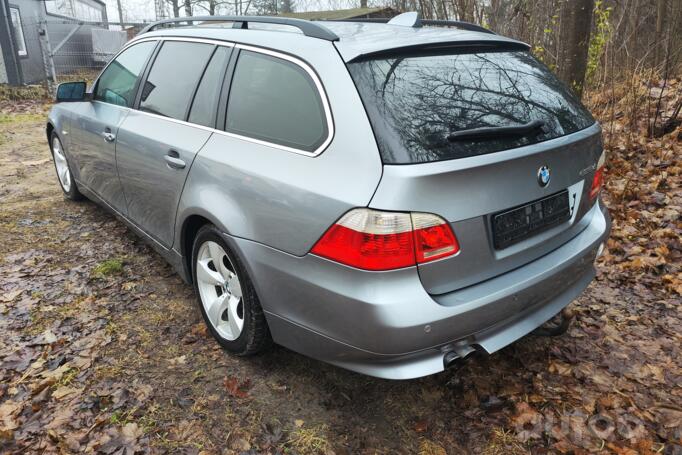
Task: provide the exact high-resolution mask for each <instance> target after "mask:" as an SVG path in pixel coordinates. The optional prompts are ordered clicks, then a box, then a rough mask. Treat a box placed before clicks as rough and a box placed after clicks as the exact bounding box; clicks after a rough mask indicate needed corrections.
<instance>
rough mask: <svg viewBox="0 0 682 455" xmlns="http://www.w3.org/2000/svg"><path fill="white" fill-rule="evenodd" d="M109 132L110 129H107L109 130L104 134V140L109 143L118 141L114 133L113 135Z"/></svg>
mask: <svg viewBox="0 0 682 455" xmlns="http://www.w3.org/2000/svg"><path fill="white" fill-rule="evenodd" d="M108 130H109V128H107V129H106V130H105V131H104V132H103V133H102V137H103V138H104V140H105V141H107V142H114V140H115V139H116V135H115V134H114V133H112V132H111V131H108Z"/></svg>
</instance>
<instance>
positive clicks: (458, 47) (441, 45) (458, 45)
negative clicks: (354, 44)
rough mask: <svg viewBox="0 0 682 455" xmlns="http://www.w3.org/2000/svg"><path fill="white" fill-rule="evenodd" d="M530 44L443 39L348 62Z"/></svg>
mask: <svg viewBox="0 0 682 455" xmlns="http://www.w3.org/2000/svg"><path fill="white" fill-rule="evenodd" d="M529 49H530V46H529V45H528V44H526V43H522V42H521V41H495V40H467V41H459V40H458V41H442V42H436V43H424V44H412V45H407V46H400V47H391V48H388V49H381V50H377V51H373V52H367V53H363V54H360V55H356V56H354V57H352V58H350V59H349V60H346V63H352V62H358V61H364V60H374V59H377V58H400V57H409V56H420V55H427V54H441V53H448V54H450V53H467V54H468V53H475V52H501V51H510V52H513V51H528V50H529Z"/></svg>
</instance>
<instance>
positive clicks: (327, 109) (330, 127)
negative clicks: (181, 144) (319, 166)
mask: <svg viewBox="0 0 682 455" xmlns="http://www.w3.org/2000/svg"><path fill="white" fill-rule="evenodd" d="M145 41H186V42H192V43H206V44H214V45H216V46H225V47H233V48H237V49H244V50H247V51H252V52H257V53H260V54H265V55H269V56H271V57H275V58H280V59H282V60H286V61H288V62H291V63H293V64H295V65H297V66H298V67H300V68H301V69H303V70H304V71H305V72H306V74H308V76H310V78H311V79H312V81H313V83H314V84H315V88H316V89H317V94H318V96H319V97H320V100H321V101H322V107H323V110H324V115H325V122H326V124H327V137H326V138H325V140H324V141H323V142H322V144H320V146H319V147H317V148H316V149H315V150H313V151H312V152H309V151H307V150H301V149H297V148H294V147H287V146H285V145H280V144H275V143H274V142H269V141H263V140H261V139H256V138H253V137H249V136H244V135H241V134H236V133H230V132H228V131H223V130H218V129H215V128H211V127H208V126H204V125H198V124H196V123H191V122H187V121H184V120H178V119H174V118H170V117H164V116H163V115H158V114H152V113H150V112H145V111H141V110H139V109H133V108H130V107H127V106H117V105H115V104H111V103H106V102H104V101H100V100H95V99H93V100H92V101H93V102H96V103H103V104H106V105H109V106H117V107H119V108H124V109H128V110H134V111H135V112H139V113H140V114H144V115H148V116H150V117H155V118H159V119H163V120H167V121H169V122H173V123H177V124H180V125H187V126H192V127H194V128H199V129H201V130H205V131H210V132H212V133H216V134H219V135H222V136H227V137H231V138H235V139H240V140H243V141H246V142H251V143H254V144H258V145H264V146H266V147H271V148H275V149H279V150H283V151H285V152H290V153H296V154H299V155H304V156H310V157H316V156H319V155H320V154H321V153H322V152H324V151H325V149H326V148H327V147H328V146H329V144H330V143H331V142H332V140H333V139H334V132H335V131H334V118H333V116H332V112H331V106H330V105H329V99H328V98H327V93H326V91H325V90H324V86H323V85H322V81H320V78H319V77H318V76H317V73H315V71H314V70H313V69H312V68H311V67H310V65H308V64H307V63H306V62H304V61H303V60H301V59H299V58H296V57H293V56H291V55H288V54H285V53H282V52H277V51H273V50H270V49H265V48H262V47H257V46H252V45H247V44H239V43H232V42H229V41H220V40H214V39H205V38H191V37H187V38H185V37H179V36H153V37H147V38H139V39H133V40H132V41H130V42H129V43H127V44H126V45H125V46H124V47H123V48H122V49H121V50H120V51H118V52H117V53H116V55H115V56H114V57H113V58H112V59H111V60H110V61H109V62H108V63H107V64H106V66H105V67H104V68H103V69H102V71H101V72H100V73H99V75H98V76H97V79H96V81H95V84H94V85H93V87H95V86H96V85H97V83H98V82H99V78H100V77H101V76H102V74H103V73H104V72H105V71H106V69H107V68H108V67H109V65H110V64H111V62H113V61H114V60H115V59H116V58H118V56H119V55H120V54H121V53H122V52H124V51H125V50H126V49H128V48H130V47H132V46H134V45H135V44H138V43H142V42H145ZM93 95H94V93H93Z"/></svg>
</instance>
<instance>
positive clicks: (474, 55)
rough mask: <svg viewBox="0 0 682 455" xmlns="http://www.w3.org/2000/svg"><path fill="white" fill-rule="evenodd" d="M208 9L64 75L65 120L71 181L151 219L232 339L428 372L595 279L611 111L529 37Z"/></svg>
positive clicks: (71, 192) (143, 223)
mask: <svg viewBox="0 0 682 455" xmlns="http://www.w3.org/2000/svg"><path fill="white" fill-rule="evenodd" d="M183 21H184V22H183ZM191 21H192V22H191V23H190V22H188V20H187V19H174V20H167V21H161V22H158V23H154V24H152V25H151V26H149V27H148V28H147V29H146V30H144V32H143V33H141V34H140V35H138V37H136V38H135V39H133V40H132V41H130V42H129V43H128V44H127V45H126V46H125V47H124V48H123V49H122V50H121V51H120V52H119V53H118V54H117V55H116V56H115V57H114V58H113V59H112V60H111V62H110V63H109V64H108V65H107V66H106V67H105V68H104V70H103V71H102V72H101V74H100V75H99V77H98V78H97V80H96V81H95V83H94V84H93V85H92V87H91V88H90V89H87V87H86V84H85V83H84V82H76V83H67V84H62V85H60V86H59V88H58V93H57V101H58V103H57V104H56V105H55V106H54V107H53V109H52V111H51V112H50V114H49V118H48V122H47V130H46V132H47V137H48V140H49V143H50V147H51V150H52V154H53V157H54V163H55V168H56V171H57V176H58V179H59V182H60V184H61V187H62V189H63V190H64V193H65V195H66V197H67V198H69V199H73V200H77V199H80V198H81V197H83V196H85V197H87V198H89V199H92V200H93V201H96V202H97V203H99V204H101V205H103V206H105V207H106V208H108V209H110V210H111V211H113V212H114V213H115V214H116V215H117V216H118V217H120V218H121V219H122V220H123V221H124V222H126V223H127V224H128V225H129V226H130V227H131V229H133V230H134V231H136V232H137V233H138V234H139V235H141V236H142V237H144V238H145V239H147V240H148V241H149V242H150V243H151V245H153V247H154V248H155V249H156V250H157V251H158V252H159V253H160V254H161V255H162V256H163V257H164V258H165V259H166V260H168V261H169V262H170V263H171V264H172V265H173V266H174V267H175V269H177V271H178V273H179V274H180V275H182V277H183V278H184V279H185V280H186V281H187V282H188V283H191V284H192V285H193V286H194V289H195V291H196V295H197V298H198V302H199V305H198V306H199V308H200V310H201V313H202V315H203V317H204V319H205V322H206V324H207V325H208V328H209V330H210V332H211V333H212V335H213V336H214V337H215V339H216V340H217V341H218V343H220V345H222V346H223V347H224V348H225V349H226V350H228V351H230V352H232V353H234V354H236V355H247V354H254V353H257V352H259V351H262V350H263V349H264V348H266V347H267V346H268V345H269V344H270V343H271V342H272V341H274V342H275V343H278V344H280V345H283V346H285V347H287V348H289V349H292V350H294V351H298V352H300V353H303V354H305V355H307V356H310V357H313V358H316V359H319V360H323V361H325V362H329V363H332V364H335V365H338V366H340V367H343V368H347V369H350V370H354V371H357V372H361V373H364V374H368V375H372V376H377V377H383V378H390V379H408V378H415V377H420V376H424V375H429V374H432V373H436V372H439V371H443V370H444V369H445V368H447V367H448V365H450V364H452V363H454V362H456V361H457V360H458V359H462V358H464V357H465V356H467V355H468V354H470V353H472V352H475V351H479V352H484V353H493V352H495V351H497V350H499V349H501V348H502V347H504V346H506V345H508V344H510V343H512V342H513V341H515V340H517V339H519V338H520V337H522V336H524V335H526V334H528V333H530V332H532V331H533V330H535V329H536V328H538V327H539V326H541V325H543V324H544V323H545V322H546V321H548V320H550V319H552V318H553V317H554V316H555V315H557V314H560V313H561V312H562V310H563V309H564V308H565V307H566V306H567V305H568V304H569V303H570V302H571V301H572V300H573V299H575V298H576V297H577V296H578V295H579V294H580V293H581V292H582V291H583V290H584V289H585V287H586V286H587V285H588V284H589V283H590V281H591V280H592V279H593V278H594V276H595V270H594V265H593V264H594V261H595V258H596V257H597V256H598V254H599V253H600V251H601V249H602V248H603V242H604V241H605V239H606V237H607V235H608V232H609V229H610V220H609V217H608V213H607V211H606V209H605V208H604V206H603V204H602V203H601V202H600V199H599V194H600V189H601V186H602V179H603V167H604V154H603V150H602V145H601V133H600V131H601V130H600V127H599V125H598V124H597V123H596V122H595V120H594V119H593V118H592V116H591V115H590V113H589V112H588V111H587V110H586V109H585V108H584V107H583V106H582V105H581V104H580V101H579V100H578V99H577V98H576V97H574V96H573V95H572V93H571V92H570V91H569V90H568V89H567V88H566V87H565V86H564V85H563V84H562V83H561V82H559V81H558V80H557V79H556V78H555V76H554V75H553V74H552V73H551V72H550V71H549V70H548V69H547V68H546V67H545V66H544V65H543V64H542V63H540V62H539V61H538V60H536V59H535V58H534V57H533V56H532V55H531V54H530V52H529V48H528V45H526V44H524V43H521V42H518V41H515V40H512V39H509V38H505V37H502V36H499V35H496V34H494V33H492V32H490V31H488V30H486V29H484V28H482V27H479V26H477V25H473V24H469V23H464V22H444V21H425V20H424V21H422V20H420V19H419V17H418V16H417V15H416V14H415V13H406V14H404V15H401V16H398V17H397V18H394V19H392V20H391V21H389V22H387V23H386V22H380V23H376V22H369V21H365V22H349V21H346V22H311V21H303V20H295V19H285V18H269V17H227V16H224V17H223V16H220V17H195V18H192V20H191Z"/></svg>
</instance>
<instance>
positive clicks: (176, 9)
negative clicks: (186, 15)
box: [166, 0, 180, 17]
mask: <svg viewBox="0 0 682 455" xmlns="http://www.w3.org/2000/svg"><path fill="white" fill-rule="evenodd" d="M166 1H167V2H168V3H170V5H171V9H172V10H173V17H180V0H166Z"/></svg>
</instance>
